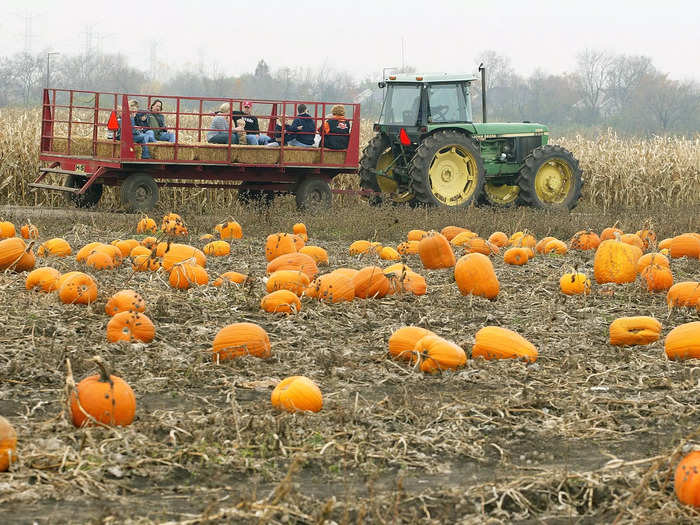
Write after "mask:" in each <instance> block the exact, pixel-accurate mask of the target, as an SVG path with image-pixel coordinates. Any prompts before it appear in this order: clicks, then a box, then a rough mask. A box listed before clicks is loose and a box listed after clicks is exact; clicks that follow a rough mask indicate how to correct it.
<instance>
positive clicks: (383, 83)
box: [377, 82, 386, 89]
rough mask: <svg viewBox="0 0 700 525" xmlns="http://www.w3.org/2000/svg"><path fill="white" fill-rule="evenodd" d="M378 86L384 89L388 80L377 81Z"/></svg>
mask: <svg viewBox="0 0 700 525" xmlns="http://www.w3.org/2000/svg"><path fill="white" fill-rule="evenodd" d="M377 86H379V89H384V88H385V87H386V82H377Z"/></svg>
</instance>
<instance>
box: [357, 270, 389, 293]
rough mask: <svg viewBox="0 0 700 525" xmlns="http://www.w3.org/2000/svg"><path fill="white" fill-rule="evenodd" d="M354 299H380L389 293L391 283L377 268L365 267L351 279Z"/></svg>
mask: <svg viewBox="0 0 700 525" xmlns="http://www.w3.org/2000/svg"><path fill="white" fill-rule="evenodd" d="M352 282H353V286H354V287H355V297H360V298H361V299H367V298H372V297H376V298H382V297H384V296H385V295H388V294H389V293H390V292H391V282H390V281H389V279H387V277H386V275H384V272H382V269H381V268H379V267H378V266H367V267H365V268H362V269H361V270H360V271H358V272H357V274H356V275H355V277H353V280H352Z"/></svg>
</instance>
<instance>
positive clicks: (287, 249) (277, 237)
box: [265, 233, 298, 261]
mask: <svg viewBox="0 0 700 525" xmlns="http://www.w3.org/2000/svg"><path fill="white" fill-rule="evenodd" d="M297 251H298V250H297V247H296V244H295V242H294V236H293V235H290V234H289V233H274V234H272V235H268V236H267V241H266V242H265V257H266V258H267V260H268V261H273V260H274V259H276V258H277V257H279V256H280V255H286V254H288V253H296V252H297Z"/></svg>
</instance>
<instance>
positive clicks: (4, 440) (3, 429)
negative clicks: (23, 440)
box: [0, 416, 17, 472]
mask: <svg viewBox="0 0 700 525" xmlns="http://www.w3.org/2000/svg"><path fill="white" fill-rule="evenodd" d="M16 459H17V432H15V429H14V427H13V426H12V425H11V424H10V422H9V421H8V420H7V419H5V418H4V417H2V416H0V472H5V471H7V470H8V469H9V468H10V464H12V463H13V462H14V461H15V460H16Z"/></svg>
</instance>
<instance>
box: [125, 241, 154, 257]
mask: <svg viewBox="0 0 700 525" xmlns="http://www.w3.org/2000/svg"><path fill="white" fill-rule="evenodd" d="M137 255H151V250H149V249H148V248H146V247H145V246H141V245H140V244H139V245H138V246H134V248H133V249H132V250H131V251H130V252H129V257H132V258H133V257H136V256H137Z"/></svg>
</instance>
